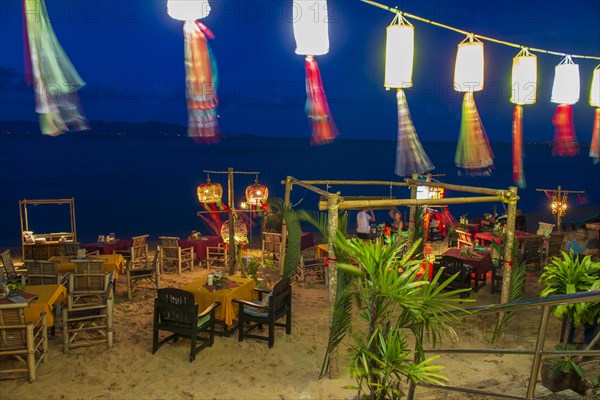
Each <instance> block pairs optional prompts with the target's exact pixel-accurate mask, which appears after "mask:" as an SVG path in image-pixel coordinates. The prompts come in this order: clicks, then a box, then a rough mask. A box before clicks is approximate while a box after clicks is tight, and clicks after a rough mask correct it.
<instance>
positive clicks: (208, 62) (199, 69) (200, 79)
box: [167, 0, 219, 143]
mask: <svg viewBox="0 0 600 400" xmlns="http://www.w3.org/2000/svg"><path fill="white" fill-rule="evenodd" d="M210 10H211V7H210V4H209V2H208V1H206V0H169V1H168V2H167V13H168V14H169V16H170V17H171V18H173V19H176V20H180V21H184V24H183V34H184V41H185V73H186V77H185V80H186V97H187V108H188V136H189V137H191V138H193V139H194V140H195V141H197V142H204V143H215V142H217V141H218V140H219V124H218V115H217V106H218V104H219V101H218V97H217V67H216V61H215V58H214V56H213V54H212V51H211V49H210V46H209V45H208V42H207V38H208V39H214V38H215V36H214V34H213V33H212V32H211V30H210V29H208V28H207V27H206V25H204V24H203V23H201V22H200V21H198V20H199V19H202V18H206V17H207V16H208V15H209V14H210Z"/></svg>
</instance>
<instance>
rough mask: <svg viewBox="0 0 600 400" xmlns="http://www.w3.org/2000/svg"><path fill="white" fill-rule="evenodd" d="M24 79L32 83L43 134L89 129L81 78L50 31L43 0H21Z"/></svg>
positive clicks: (52, 30) (51, 30) (51, 134)
mask: <svg viewBox="0 0 600 400" xmlns="http://www.w3.org/2000/svg"><path fill="white" fill-rule="evenodd" d="M23 13H24V20H25V38H24V39H25V40H24V44H25V55H26V56H25V79H26V81H27V83H28V84H30V85H33V87H34V92H35V110H36V112H37V113H38V114H39V118H40V130H41V131H42V133H43V134H44V135H50V136H56V135H60V134H61V133H64V132H66V131H67V130H73V131H82V130H86V129H89V125H88V122H87V120H86V118H85V116H84V114H83V111H82V109H81V106H80V104H79V97H78V96H77V91H78V90H79V89H81V88H82V87H83V86H84V85H85V82H83V80H82V79H81V77H80V76H79V74H78V73H77V70H75V67H74V66H73V64H72V63H71V60H69V57H68V56H67V55H66V53H65V51H64V50H63V48H62V47H61V45H60V43H59V41H58V38H57V37H56V35H55V33H54V29H53V28H52V24H51V22H50V18H49V17H48V10H47V8H46V3H45V1H44V0H24V1H23Z"/></svg>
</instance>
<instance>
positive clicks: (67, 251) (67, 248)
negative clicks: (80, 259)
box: [60, 242, 79, 257]
mask: <svg viewBox="0 0 600 400" xmlns="http://www.w3.org/2000/svg"><path fill="white" fill-rule="evenodd" d="M77 250H79V243H77V242H65V243H61V244H60V255H61V256H62V257H77Z"/></svg>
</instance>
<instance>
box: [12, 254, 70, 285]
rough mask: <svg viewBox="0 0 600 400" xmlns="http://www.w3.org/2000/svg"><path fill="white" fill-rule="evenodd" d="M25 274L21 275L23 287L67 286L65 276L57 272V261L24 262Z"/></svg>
mask: <svg viewBox="0 0 600 400" xmlns="http://www.w3.org/2000/svg"><path fill="white" fill-rule="evenodd" d="M24 265H25V268H26V269H27V272H25V273H24V274H23V275H21V282H22V283H23V284H24V285H54V284H57V283H59V284H67V281H66V280H65V279H64V278H65V276H63V274H60V273H59V272H58V269H57V268H58V261H50V260H24Z"/></svg>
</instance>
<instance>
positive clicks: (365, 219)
mask: <svg viewBox="0 0 600 400" xmlns="http://www.w3.org/2000/svg"><path fill="white" fill-rule="evenodd" d="M373 222H375V215H374V214H373V210H369V209H365V210H361V211H360V212H359V213H358V215H357V216H356V236H357V237H359V238H360V239H363V240H368V239H370V238H371V223H373Z"/></svg>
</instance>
